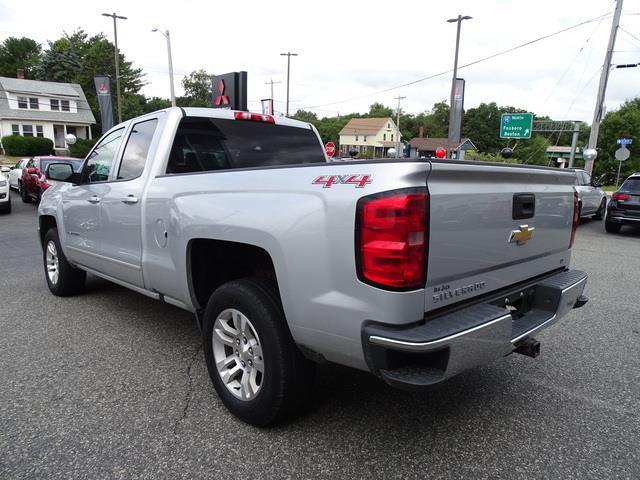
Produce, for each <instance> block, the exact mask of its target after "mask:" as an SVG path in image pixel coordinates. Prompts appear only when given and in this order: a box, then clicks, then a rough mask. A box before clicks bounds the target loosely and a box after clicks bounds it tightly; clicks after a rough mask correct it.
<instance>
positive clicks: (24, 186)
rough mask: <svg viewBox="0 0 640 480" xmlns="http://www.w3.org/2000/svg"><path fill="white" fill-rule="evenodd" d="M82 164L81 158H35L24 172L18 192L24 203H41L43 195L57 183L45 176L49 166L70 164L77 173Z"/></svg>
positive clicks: (28, 163) (29, 162)
mask: <svg viewBox="0 0 640 480" xmlns="http://www.w3.org/2000/svg"><path fill="white" fill-rule="evenodd" d="M82 162H83V160H82V159H81V158H73V157H53V156H47V157H33V158H32V159H31V160H29V161H28V162H27V165H26V166H25V167H24V169H23V170H22V177H21V178H20V182H19V183H18V190H19V191H20V196H21V197H22V201H23V202H25V203H29V202H31V201H32V200H35V201H36V202H38V203H39V202H40V197H41V196H42V193H43V192H44V191H45V190H46V189H47V188H49V187H50V186H52V185H53V184H55V183H56V182H54V181H53V180H48V179H47V178H45V176H44V175H45V173H46V171H47V167H48V166H49V164H51V163H68V164H70V165H72V166H73V170H74V171H76V172H77V171H78V170H79V169H80V166H81V165H82Z"/></svg>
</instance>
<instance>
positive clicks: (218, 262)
mask: <svg viewBox="0 0 640 480" xmlns="http://www.w3.org/2000/svg"><path fill="white" fill-rule="evenodd" d="M187 255H188V258H187V265H188V268H189V282H190V287H191V295H192V296H193V297H194V298H195V300H196V302H197V306H198V308H199V309H200V308H204V307H205V306H206V305H207V301H208V300H209V297H210V296H211V294H212V293H213V291H214V290H215V289H216V288H218V287H219V286H220V285H222V284H224V283H226V282H229V281H231V280H236V279H239V278H245V277H260V278H265V279H268V280H271V281H273V282H274V283H275V284H276V288H277V278H276V271H275V268H274V266H273V261H272V260H271V257H270V256H269V254H268V253H267V251H266V250H264V249H263V248H260V247H256V246H255V245H248V244H246V243H237V242H228V241H222V240H211V239H195V240H192V241H191V242H190V243H189V249H188V253H187Z"/></svg>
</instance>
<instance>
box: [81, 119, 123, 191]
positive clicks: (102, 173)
mask: <svg viewBox="0 0 640 480" xmlns="http://www.w3.org/2000/svg"><path fill="white" fill-rule="evenodd" d="M123 133H124V128H120V129H118V130H115V131H113V132H111V133H110V134H108V135H107V136H106V137H104V138H103V139H102V140H101V141H100V143H98V145H97V146H96V147H95V148H94V150H93V151H92V152H91V153H90V154H89V157H88V158H87V160H86V163H85V167H84V170H83V172H82V180H83V181H84V182H86V183H96V182H106V181H107V180H109V174H110V173H111V169H112V168H113V162H114V160H115V157H116V153H118V150H119V149H120V144H121V143H122V134H123Z"/></svg>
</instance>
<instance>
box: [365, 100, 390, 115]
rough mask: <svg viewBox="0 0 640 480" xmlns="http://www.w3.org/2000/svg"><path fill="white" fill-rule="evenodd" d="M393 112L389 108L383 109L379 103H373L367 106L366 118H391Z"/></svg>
mask: <svg viewBox="0 0 640 480" xmlns="http://www.w3.org/2000/svg"><path fill="white" fill-rule="evenodd" d="M393 115H394V110H393V109H392V108H390V107H385V106H384V105H383V104H381V103H379V102H375V103H373V104H371V105H370V106H369V113H368V114H367V115H366V116H367V117H374V118H381V117H393Z"/></svg>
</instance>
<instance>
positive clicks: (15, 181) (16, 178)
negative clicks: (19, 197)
mask: <svg viewBox="0 0 640 480" xmlns="http://www.w3.org/2000/svg"><path fill="white" fill-rule="evenodd" d="M28 161H29V159H28V158H21V159H20V160H18V162H17V163H16V164H15V166H14V167H13V168H12V169H11V172H9V187H10V188H13V189H14V190H18V191H20V179H21V178H22V169H23V168H24V167H25V165H26V164H27V162H28Z"/></svg>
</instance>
